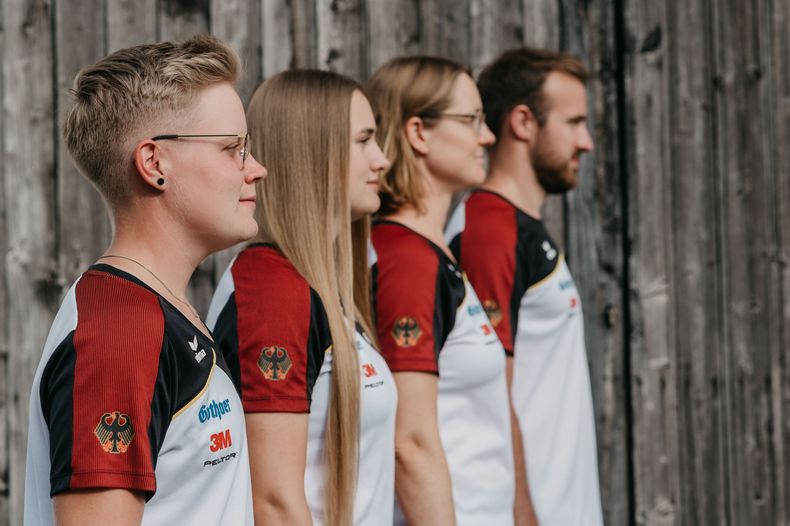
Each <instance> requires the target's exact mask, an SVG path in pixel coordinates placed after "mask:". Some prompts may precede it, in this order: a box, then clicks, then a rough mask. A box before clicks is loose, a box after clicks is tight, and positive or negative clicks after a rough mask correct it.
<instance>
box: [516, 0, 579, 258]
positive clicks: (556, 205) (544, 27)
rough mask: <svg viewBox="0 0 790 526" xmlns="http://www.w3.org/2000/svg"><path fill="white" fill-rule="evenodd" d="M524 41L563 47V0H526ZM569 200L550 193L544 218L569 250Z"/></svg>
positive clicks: (559, 240)
mask: <svg viewBox="0 0 790 526" xmlns="http://www.w3.org/2000/svg"><path fill="white" fill-rule="evenodd" d="M521 4H522V12H523V20H524V30H523V31H524V44H525V45H527V46H530V47H538V48H546V49H554V50H559V49H560V28H561V20H560V16H559V6H560V0H522V2H521ZM564 204H565V199H564V197H563V196H561V195H550V196H549V197H548V199H546V204H545V205H544V206H543V212H542V214H543V220H544V223H545V224H546V228H547V229H548V231H549V234H550V235H551V237H552V238H553V239H554V241H556V242H557V243H558V244H559V245H560V247H561V248H562V249H564V250H567V248H568V247H567V245H566V242H565V206H564Z"/></svg>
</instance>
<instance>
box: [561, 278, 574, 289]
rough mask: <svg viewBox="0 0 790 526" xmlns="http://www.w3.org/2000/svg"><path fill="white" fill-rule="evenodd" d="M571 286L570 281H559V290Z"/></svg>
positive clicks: (571, 282) (571, 281)
mask: <svg viewBox="0 0 790 526" xmlns="http://www.w3.org/2000/svg"><path fill="white" fill-rule="evenodd" d="M572 286H573V280H572V279H566V280H565V281H560V290H565V289H567V288H570V287H572Z"/></svg>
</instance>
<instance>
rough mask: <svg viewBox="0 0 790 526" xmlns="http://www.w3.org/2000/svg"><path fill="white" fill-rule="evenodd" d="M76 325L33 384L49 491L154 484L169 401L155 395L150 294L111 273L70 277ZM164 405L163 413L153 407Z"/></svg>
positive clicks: (160, 324)
mask: <svg viewBox="0 0 790 526" xmlns="http://www.w3.org/2000/svg"><path fill="white" fill-rule="evenodd" d="M75 294H76V304H77V309H78V320H79V321H78V324H77V327H76V329H75V330H74V331H72V332H71V333H70V334H69V335H68V337H67V338H66V339H65V340H64V341H63V342H62V343H61V344H60V346H59V347H58V348H57V349H56V350H55V351H54V352H53V354H52V356H51V358H50V360H49V362H48V364H47V366H46V367H45V369H44V371H43V374H42V379H41V386H40V393H39V394H40V398H41V405H42V410H43V413H44V419H45V421H46V423H47V426H48V428H49V435H50V437H49V439H50V460H51V473H50V478H51V494H52V495H55V494H57V493H60V492H62V491H66V490H71V489H80V488H123V489H129V490H140V491H143V492H145V493H146V496H147V497H148V498H150V497H151V496H153V493H154V492H155V490H156V479H155V475H154V468H155V462H156V458H157V456H158V453H159V450H158V448H159V445H160V443H161V442H160V441H159V440H156V439H154V440H152V439H151V437H154V438H155V437H156V436H158V435H160V434H163V433H164V431H165V430H166V425H167V424H165V428H164V429H162V426H161V424H160V423H161V422H169V421H170V416H171V415H170V414H169V411H170V407H169V405H168V404H166V403H153V402H155V400H154V398H155V396H156V395H155V391H156V384H157V382H158V376H159V361H160V355H161V352H162V348H163V342H164V316H163V314H162V309H161V306H160V304H159V300H158V297H157V296H156V295H155V294H154V293H152V292H150V291H148V290H146V289H145V288H143V287H140V286H138V285H135V284H133V283H131V282H130V281H128V280H125V279H123V278H120V277H118V276H114V275H111V274H107V273H103V272H96V271H88V272H87V273H86V274H85V275H84V276H83V277H82V279H81V280H80V282H79V283H78V284H77V287H76V291H75ZM154 412H165V413H168V414H161V415H160V414H153V413H154Z"/></svg>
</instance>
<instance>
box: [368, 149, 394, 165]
mask: <svg viewBox="0 0 790 526" xmlns="http://www.w3.org/2000/svg"><path fill="white" fill-rule="evenodd" d="M375 145H376V147H375V149H374V152H373V157H372V158H371V160H370V168H371V170H372V171H374V172H383V171H385V170H388V169H389V167H390V166H391V165H392V163H390V162H389V160H388V159H387V157H386V156H385V155H384V152H382V151H381V147H380V146H379V145H378V143H375Z"/></svg>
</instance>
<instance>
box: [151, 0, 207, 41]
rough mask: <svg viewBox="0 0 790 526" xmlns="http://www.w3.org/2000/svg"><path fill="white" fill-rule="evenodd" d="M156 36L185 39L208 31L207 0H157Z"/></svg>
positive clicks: (159, 37)
mask: <svg viewBox="0 0 790 526" xmlns="http://www.w3.org/2000/svg"><path fill="white" fill-rule="evenodd" d="M157 5H158V6H159V12H158V13H157V19H156V20H157V24H156V27H157V32H156V35H157V38H158V39H159V40H185V39H187V38H189V37H191V36H193V35H196V34H198V33H208V32H209V27H210V23H209V11H210V2H209V0H157Z"/></svg>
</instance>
